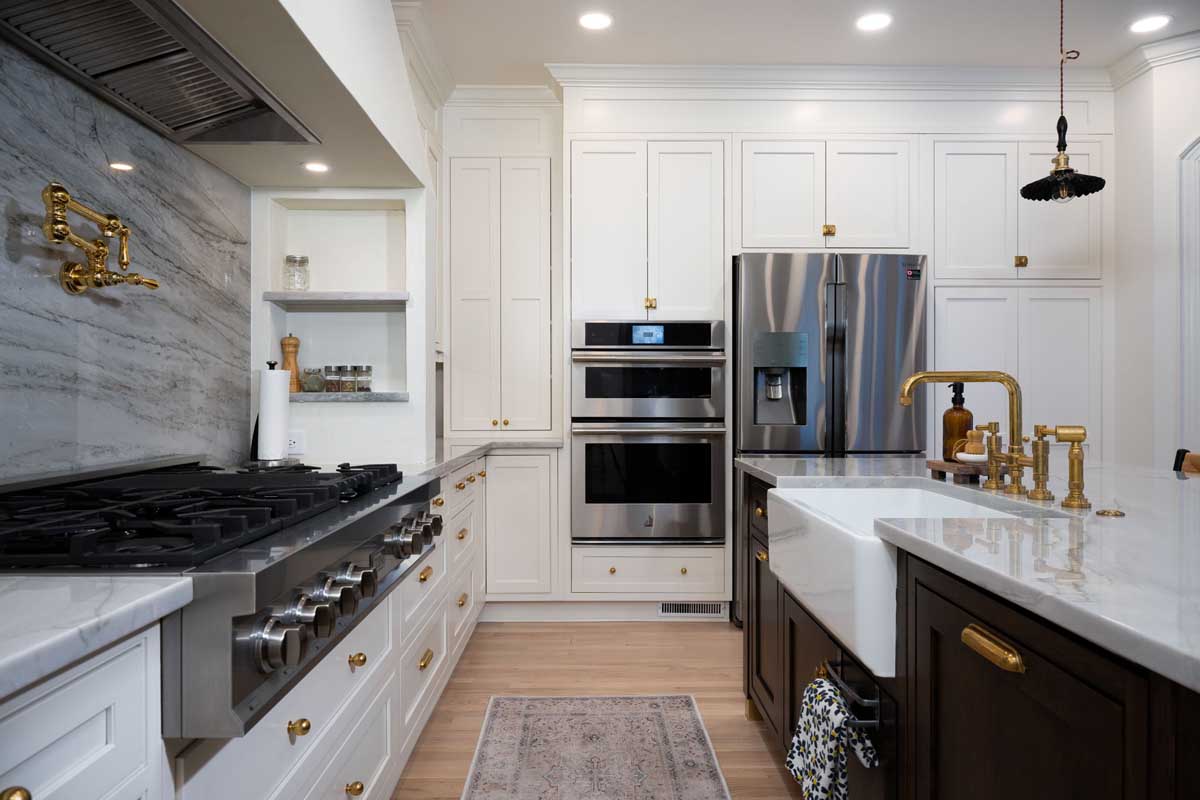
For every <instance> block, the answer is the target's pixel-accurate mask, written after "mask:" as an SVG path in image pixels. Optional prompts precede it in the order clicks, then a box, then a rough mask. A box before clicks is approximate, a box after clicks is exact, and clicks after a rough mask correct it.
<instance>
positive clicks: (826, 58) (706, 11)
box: [425, 0, 1200, 85]
mask: <svg viewBox="0 0 1200 800" xmlns="http://www.w3.org/2000/svg"><path fill="white" fill-rule="evenodd" d="M425 2H426V5H427V8H428V10H429V15H430V19H431V25H432V28H433V32H434V37H435V39H436V41H437V45H438V50H439V52H440V55H441V56H442V57H443V58H444V59H445V61H446V64H447V65H448V66H449V68H450V71H451V73H452V74H453V77H454V82H455V83H457V84H460V85H463V84H492V85H506V84H508V85H521V84H523V85H531V84H546V83H550V82H551V78H550V75H549V73H547V72H546V70H545V67H544V66H543V65H544V64H547V63H558V62H563V63H580V64H874V65H889V64H905V65H943V64H947V65H956V66H1021V67H1038V66H1045V67H1055V66H1057V63H1058V56H1057V53H1058V3H1057V2H1055V0H425ZM876 10H885V11H888V12H890V13H891V14H892V15H893V17H894V18H895V21H894V22H893V24H892V26H891V27H890V28H888V29H887V30H885V31H882V32H880V33H874V34H865V33H862V32H860V31H858V30H857V29H856V28H855V27H854V20H855V19H856V18H857V17H858V16H859V15H860V14H862V13H864V12H867V11H876ZM585 11H606V12H608V13H609V14H611V15H612V16H613V19H614V22H613V26H612V27H611V28H610V29H609V30H607V31H599V32H596V31H586V30H584V29H583V28H581V27H579V24H578V18H579V15H580V14H581V13H583V12H585ZM1151 13H1161V14H1170V15H1171V16H1172V17H1174V21H1173V22H1172V23H1171V24H1170V25H1169V26H1167V27H1166V28H1164V29H1163V30H1160V31H1157V32H1155V33H1153V34H1148V35H1140V36H1139V35H1137V34H1134V33H1131V32H1130V31H1129V23H1130V22H1132V21H1133V20H1135V19H1137V18H1139V17H1143V16H1146V15H1148V14H1151ZM1066 14H1067V38H1066V46H1067V47H1068V48H1074V49H1077V50H1080V51H1081V52H1082V56H1081V58H1080V59H1079V61H1078V62H1076V63H1077V64H1079V65H1081V66H1092V67H1105V66H1108V65H1110V64H1112V63H1113V62H1114V61H1116V60H1117V59H1118V58H1120V57H1121V56H1123V55H1125V54H1126V53H1127V52H1129V51H1130V50H1132V49H1133V48H1134V47H1136V46H1137V45H1139V44H1143V43H1145V42H1147V41H1153V40H1155V39H1162V38H1165V37H1168V36H1173V35H1177V34H1181V33H1186V32H1189V31H1193V30H1197V29H1200V0H1067V3H1066Z"/></svg>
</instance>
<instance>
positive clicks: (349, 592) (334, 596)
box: [309, 575, 362, 617]
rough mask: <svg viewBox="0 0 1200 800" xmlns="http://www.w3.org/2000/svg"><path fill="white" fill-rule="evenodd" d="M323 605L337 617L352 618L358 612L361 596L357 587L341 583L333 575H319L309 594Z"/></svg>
mask: <svg viewBox="0 0 1200 800" xmlns="http://www.w3.org/2000/svg"><path fill="white" fill-rule="evenodd" d="M309 594H311V595H312V596H313V597H314V598H316V599H317V600H318V601H320V602H323V603H329V604H330V605H332V606H333V610H334V611H336V612H337V615H338V616H339V617H352V616H354V614H355V612H356V611H358V600H359V598H360V597H361V596H362V593H361V592H360V591H359V589H358V587H357V586H351V585H350V584H348V583H341V582H339V581H338V579H337V578H336V577H334V576H333V575H321V576H320V577H319V578H317V583H316V585H315V586H314V587H313V588H312V590H311V591H310V592H309Z"/></svg>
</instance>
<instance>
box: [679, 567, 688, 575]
mask: <svg viewBox="0 0 1200 800" xmlns="http://www.w3.org/2000/svg"><path fill="white" fill-rule="evenodd" d="M679 574H680V575H687V567H680V568H679Z"/></svg>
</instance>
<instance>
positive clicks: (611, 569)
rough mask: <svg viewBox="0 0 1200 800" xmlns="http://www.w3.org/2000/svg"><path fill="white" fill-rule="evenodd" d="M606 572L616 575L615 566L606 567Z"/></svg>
mask: <svg viewBox="0 0 1200 800" xmlns="http://www.w3.org/2000/svg"><path fill="white" fill-rule="evenodd" d="M608 574H609V575H616V574H617V568H616V567H609V568H608Z"/></svg>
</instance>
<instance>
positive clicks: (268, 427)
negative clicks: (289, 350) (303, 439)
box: [258, 369, 292, 461]
mask: <svg viewBox="0 0 1200 800" xmlns="http://www.w3.org/2000/svg"><path fill="white" fill-rule="evenodd" d="M259 375H260V376H261V380H260V382H259V387H258V458H259V460H260V461H278V460H279V459H281V458H287V451H288V446H287V442H288V397H289V395H290V392H289V390H288V383H289V381H291V378H292V373H290V372H288V371H287V370H285V369H264V370H260V371H259Z"/></svg>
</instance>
